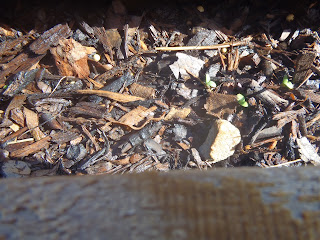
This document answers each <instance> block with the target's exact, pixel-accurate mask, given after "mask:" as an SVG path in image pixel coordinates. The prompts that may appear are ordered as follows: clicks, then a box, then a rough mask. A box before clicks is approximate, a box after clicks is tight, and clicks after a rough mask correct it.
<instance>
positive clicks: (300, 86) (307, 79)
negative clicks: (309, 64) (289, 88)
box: [296, 72, 313, 89]
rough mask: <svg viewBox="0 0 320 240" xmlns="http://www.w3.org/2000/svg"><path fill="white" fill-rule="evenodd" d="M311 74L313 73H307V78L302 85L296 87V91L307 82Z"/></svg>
mask: <svg viewBox="0 0 320 240" xmlns="http://www.w3.org/2000/svg"><path fill="white" fill-rule="evenodd" d="M312 74H313V72H311V73H309V74H308V75H307V77H306V78H305V79H304V80H303V81H302V83H301V84H300V85H299V86H298V87H296V89H299V88H300V87H301V86H302V85H303V84H304V83H305V82H306V81H308V80H309V78H310V77H311V76H312Z"/></svg>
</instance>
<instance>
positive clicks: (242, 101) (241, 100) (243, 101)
mask: <svg viewBox="0 0 320 240" xmlns="http://www.w3.org/2000/svg"><path fill="white" fill-rule="evenodd" d="M237 100H238V103H239V104H240V105H241V106H242V107H249V104H248V103H247V101H246V99H245V97H244V96H243V95H242V94H241V93H238V94H237Z"/></svg>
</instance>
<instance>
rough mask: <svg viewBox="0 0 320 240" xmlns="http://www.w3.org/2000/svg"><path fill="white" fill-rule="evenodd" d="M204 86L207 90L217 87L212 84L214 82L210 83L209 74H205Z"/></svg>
mask: <svg viewBox="0 0 320 240" xmlns="http://www.w3.org/2000/svg"><path fill="white" fill-rule="evenodd" d="M205 85H206V86H207V87H208V88H215V87H216V86H217V84H216V83H215V82H214V81H211V80H210V75H209V74H206V82H205Z"/></svg>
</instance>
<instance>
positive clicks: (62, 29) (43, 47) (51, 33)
mask: <svg viewBox="0 0 320 240" xmlns="http://www.w3.org/2000/svg"><path fill="white" fill-rule="evenodd" d="M70 34H71V29H70V28H69V26H68V24H58V25H56V26H54V27H53V28H51V29H49V30H48V31H45V32H44V33H43V34H42V35H41V36H40V38H38V39H37V40H36V41H34V42H33V43H32V44H31V45H30V47H29V48H30V50H31V51H32V52H34V53H35V54H38V55H41V54H45V53H46V52H47V50H48V49H49V48H50V47H51V46H53V45H56V44H57V43H58V41H59V40H60V39H63V38H67V37H69V36H70Z"/></svg>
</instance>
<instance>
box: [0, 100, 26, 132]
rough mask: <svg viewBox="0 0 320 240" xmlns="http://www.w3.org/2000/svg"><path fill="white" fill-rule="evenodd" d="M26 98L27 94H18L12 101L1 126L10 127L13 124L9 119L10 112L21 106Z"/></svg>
mask: <svg viewBox="0 0 320 240" xmlns="http://www.w3.org/2000/svg"><path fill="white" fill-rule="evenodd" d="M25 100H26V95H16V96H15V97H14V98H13V99H12V100H11V102H10V104H9V106H8V107H7V109H6V111H5V113H4V116H3V119H2V122H1V124H0V127H9V126H10V125H11V121H9V119H8V118H9V114H10V111H11V110H13V109H15V108H20V107H21V106H22V105H23V104H24V102H25Z"/></svg>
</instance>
